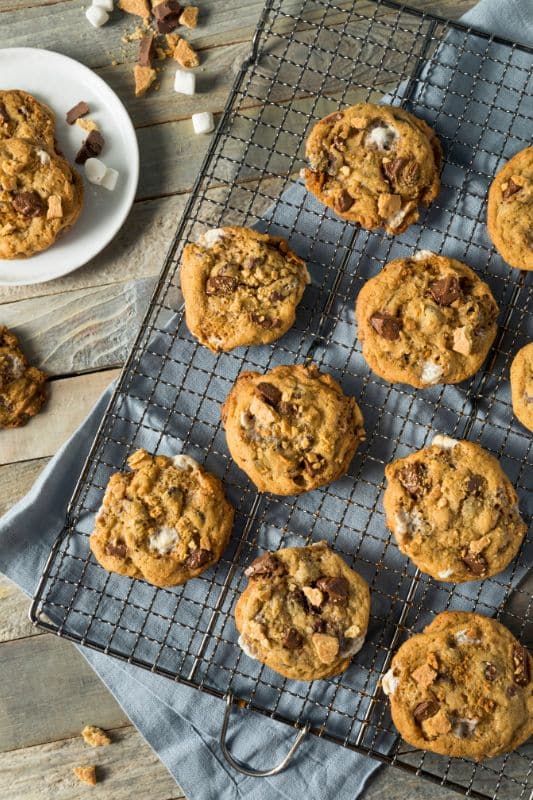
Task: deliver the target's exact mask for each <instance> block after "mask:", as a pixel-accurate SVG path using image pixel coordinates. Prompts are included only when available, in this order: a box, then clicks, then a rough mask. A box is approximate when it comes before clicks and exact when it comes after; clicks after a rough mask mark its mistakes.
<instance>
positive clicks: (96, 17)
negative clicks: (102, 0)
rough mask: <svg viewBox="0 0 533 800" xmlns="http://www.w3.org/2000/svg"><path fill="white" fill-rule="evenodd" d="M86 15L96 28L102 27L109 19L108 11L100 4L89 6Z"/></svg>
mask: <svg viewBox="0 0 533 800" xmlns="http://www.w3.org/2000/svg"><path fill="white" fill-rule="evenodd" d="M85 16H86V17H87V19H88V20H89V22H90V23H91V25H92V26H93V27H94V28H101V27H102V25H105V24H106V22H107V21H108V19H109V14H108V13H107V11H106V10H105V9H104V8H100V7H99V6H89V8H88V9H87V11H86V12H85Z"/></svg>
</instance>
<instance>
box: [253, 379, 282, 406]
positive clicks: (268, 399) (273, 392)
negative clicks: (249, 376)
mask: <svg viewBox="0 0 533 800" xmlns="http://www.w3.org/2000/svg"><path fill="white" fill-rule="evenodd" d="M257 391H258V392H259V394H260V395H261V397H262V399H263V400H264V401H265V403H268V404H269V405H270V406H274V407H276V406H277V404H278V403H279V401H280V400H281V392H280V390H279V389H278V387H277V386H274V384H273V383H267V382H266V381H261V383H258V384H257Z"/></svg>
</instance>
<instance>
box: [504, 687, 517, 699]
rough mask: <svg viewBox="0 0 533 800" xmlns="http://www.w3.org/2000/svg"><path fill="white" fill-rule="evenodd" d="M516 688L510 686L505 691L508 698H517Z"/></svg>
mask: <svg viewBox="0 0 533 800" xmlns="http://www.w3.org/2000/svg"><path fill="white" fill-rule="evenodd" d="M516 691H517V690H516V686H508V687H507V689H506V690H505V693H506V695H507V697H516Z"/></svg>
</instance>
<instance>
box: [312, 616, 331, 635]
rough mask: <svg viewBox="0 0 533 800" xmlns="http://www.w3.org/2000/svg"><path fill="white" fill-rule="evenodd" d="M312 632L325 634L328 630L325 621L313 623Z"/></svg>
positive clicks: (320, 620) (318, 620)
mask: <svg viewBox="0 0 533 800" xmlns="http://www.w3.org/2000/svg"><path fill="white" fill-rule="evenodd" d="M313 630H314V632H315V633H326V632H327V630H328V623H327V622H326V620H325V619H317V620H315V622H313Z"/></svg>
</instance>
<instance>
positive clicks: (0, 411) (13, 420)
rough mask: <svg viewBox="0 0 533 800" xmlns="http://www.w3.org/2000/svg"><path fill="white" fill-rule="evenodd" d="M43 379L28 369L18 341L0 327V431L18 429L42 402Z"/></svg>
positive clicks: (3, 326) (44, 394)
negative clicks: (1, 429)
mask: <svg viewBox="0 0 533 800" xmlns="http://www.w3.org/2000/svg"><path fill="white" fill-rule="evenodd" d="M45 381H46V375H45V374H44V372H41V370H39V369H36V367H30V366H29V364H28V361H27V359H26V356H25V355H24V353H23V352H22V350H21V349H20V346H19V343H18V339H17V337H16V336H15V334H14V333H12V332H11V331H9V330H8V329H7V328H6V327H5V325H0V428H18V427H19V426H20V425H25V424H26V423H27V422H28V420H29V419H30V417H33V416H35V414H37V412H38V411H40V409H41V406H42V405H43V403H44V401H45V400H46V390H45V386H44V384H45Z"/></svg>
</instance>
